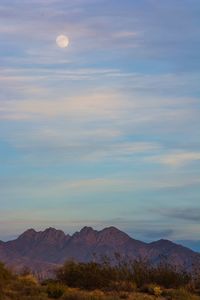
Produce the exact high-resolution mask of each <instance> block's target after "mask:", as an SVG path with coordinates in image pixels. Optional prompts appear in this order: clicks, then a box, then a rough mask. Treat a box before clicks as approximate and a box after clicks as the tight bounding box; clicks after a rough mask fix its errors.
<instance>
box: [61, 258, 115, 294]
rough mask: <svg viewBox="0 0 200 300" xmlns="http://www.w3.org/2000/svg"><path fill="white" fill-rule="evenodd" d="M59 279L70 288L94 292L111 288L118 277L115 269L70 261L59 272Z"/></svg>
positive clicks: (96, 264)
mask: <svg viewBox="0 0 200 300" xmlns="http://www.w3.org/2000/svg"><path fill="white" fill-rule="evenodd" d="M57 278H58V280H60V281H61V282H63V283H65V284H67V285H68V286H70V287H79V288H82V289H87V290H94V289H102V288H109V287H110V285H111V282H112V281H113V280H115V279H116V276H115V268H114V267H111V266H108V265H104V264H98V263H93V262H90V263H77V262H74V261H69V262H66V263H65V264H64V266H63V267H62V268H60V269H59V270H58V272H57Z"/></svg>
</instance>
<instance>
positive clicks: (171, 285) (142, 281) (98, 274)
mask: <svg viewBox="0 0 200 300" xmlns="http://www.w3.org/2000/svg"><path fill="white" fill-rule="evenodd" d="M199 278H200V277H199V276H198V275H197V274H196V275H195V278H194V277H192V276H191V275H190V274H187V273H185V272H182V271H180V270H176V269H175V268H173V267H172V266H169V265H166V264H161V265H159V266H156V267H152V266H150V265H149V264H148V262H144V261H135V262H122V261H120V262H119V263H118V264H117V265H115V266H114V265H112V264H111V263H110V262H109V261H108V260H107V259H105V260H104V261H103V262H102V263H101V264H100V263H95V262H90V263H77V262H74V261H70V262H66V263H65V264H64V265H63V266H62V267H61V268H60V269H59V270H57V272H56V276H55V278H54V279H49V280H46V281H43V282H38V280H37V278H35V277H34V276H33V275H32V274H31V273H29V272H28V271H27V272H23V273H22V274H21V275H15V274H13V273H12V272H11V271H9V270H8V269H6V268H5V266H4V265H3V264H0V300H50V299H60V300H120V299H128V300H153V299H157V300H200V295H198V294H199V282H200V280H199Z"/></svg>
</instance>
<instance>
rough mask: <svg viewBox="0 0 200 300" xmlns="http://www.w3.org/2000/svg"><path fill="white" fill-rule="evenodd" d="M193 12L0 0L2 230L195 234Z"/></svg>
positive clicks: (197, 72) (198, 179) (147, 3)
mask: <svg viewBox="0 0 200 300" xmlns="http://www.w3.org/2000/svg"><path fill="white" fill-rule="evenodd" d="M199 15H200V2H199V1H198V0H173V1H172V0H169V1H165V0H140V1H137V0H125V1H124V0H123V1H122V0H115V1H114V0H107V1H105V0H73V1H70V0H33V1H28V0H12V1H11V0H0V71H1V72H0V85H1V93H0V186H1V188H0V238H1V239H4V240H6V239H8V238H10V237H13V236H15V235H17V234H18V233H20V232H22V231H23V230H25V229H27V228H29V227H34V228H36V229H38V230H40V229H43V228H45V227H48V226H55V227H57V228H61V229H63V230H64V231H66V232H74V231H76V230H78V229H80V228H81V227H82V226H85V225H89V226H93V227H94V228H103V227H105V226H110V225H114V226H117V227H119V228H120V229H122V230H125V231H126V232H128V233H129V234H130V235H132V236H133V237H135V238H138V239H143V240H147V241H150V240H155V239H159V238H161V237H162V238H167V239H172V240H175V241H184V240H185V243H187V245H188V243H189V245H191V246H193V245H196V244H198V241H199V240H200V236H199V232H200V201H199V200H200V168H199V167H200V101H199V97H200V85H199V82H200V19H199ZM60 34H64V35H66V36H67V37H68V38H69V41H70V43H69V46H68V47H67V48H65V49H61V48H59V47H58V46H57V45H56V37H57V36H58V35H60ZM195 247H196V246H195Z"/></svg>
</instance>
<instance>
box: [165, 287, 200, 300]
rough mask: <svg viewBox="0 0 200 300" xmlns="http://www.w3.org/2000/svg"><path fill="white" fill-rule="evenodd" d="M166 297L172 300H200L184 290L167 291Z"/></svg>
mask: <svg viewBox="0 0 200 300" xmlns="http://www.w3.org/2000/svg"><path fill="white" fill-rule="evenodd" d="M164 296H165V297H167V299H170V300H199V297H197V296H195V295H192V294H191V293H190V292H189V291H187V290H186V289H183V288H181V289H176V290H170V291H166V292H165V293H164Z"/></svg>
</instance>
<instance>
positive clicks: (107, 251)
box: [0, 227, 200, 276]
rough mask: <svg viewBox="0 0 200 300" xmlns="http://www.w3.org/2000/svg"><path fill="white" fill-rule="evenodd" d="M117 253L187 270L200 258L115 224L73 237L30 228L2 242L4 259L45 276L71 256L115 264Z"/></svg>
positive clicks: (85, 230)
mask: <svg viewBox="0 0 200 300" xmlns="http://www.w3.org/2000/svg"><path fill="white" fill-rule="evenodd" d="M116 253H118V254H120V255H121V257H122V258H129V259H133V260H134V259H139V258H141V259H148V260H149V262H151V263H152V264H157V263H159V262H161V261H165V262H167V263H170V264H173V265H174V266H177V267H179V268H184V269H185V270H190V269H191V268H192V266H193V265H196V264H197V263H199V261H200V254H199V253H196V252H194V251H192V250H190V249H189V248H186V247H183V246H181V245H177V244H175V243H173V242H171V241H168V240H159V241H156V242H152V243H144V242H141V241H138V240H135V239H133V238H131V237H130V236H128V235H127V234H126V233H124V232H122V231H120V230H119V229H117V228H115V227H108V228H105V229H103V230H100V231H97V230H94V229H93V228H91V227H84V228H82V229H81V230H80V232H76V233H74V234H73V235H71V236H70V235H68V234H67V235H66V234H65V233H64V232H63V231H61V230H56V229H54V228H48V229H46V230H44V231H39V232H37V231H35V230H34V229H29V230H27V231H25V232H24V233H23V234H21V235H20V236H19V237H18V238H17V239H15V240H13V241H8V242H2V241H0V261H3V262H4V263H5V264H6V265H7V266H10V267H13V268H15V269H16V270H20V269H22V268H24V267H25V266H27V267H29V268H30V269H32V271H34V272H38V273H40V274H43V275H44V276H45V274H47V273H49V272H51V270H53V269H54V268H55V267H56V266H59V265H61V264H63V263H64V262H65V261H66V260H69V259H74V260H77V261H81V262H89V261H91V260H97V261H98V260H99V259H100V258H101V257H102V256H107V257H109V258H110V259H112V260H113V263H114V262H115V259H116V258H115V254H116Z"/></svg>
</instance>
